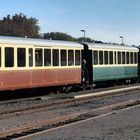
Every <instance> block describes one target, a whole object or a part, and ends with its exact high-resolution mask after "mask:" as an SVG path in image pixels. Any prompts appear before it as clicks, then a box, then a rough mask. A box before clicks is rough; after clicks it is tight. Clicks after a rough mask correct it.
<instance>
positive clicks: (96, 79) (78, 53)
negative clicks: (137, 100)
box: [0, 36, 140, 92]
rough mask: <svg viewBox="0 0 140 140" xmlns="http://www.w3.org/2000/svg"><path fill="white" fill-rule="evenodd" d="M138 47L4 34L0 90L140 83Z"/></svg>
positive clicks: (0, 50)
mask: <svg viewBox="0 0 140 140" xmlns="http://www.w3.org/2000/svg"><path fill="white" fill-rule="evenodd" d="M139 67H140V49H139V48H137V47H134V46H125V45H112V44H98V43H97V44H96V43H86V42H71V41H57V40H46V39H32V38H21V37H5V36H0V91H5V90H17V89H29V88H39V87H46V88H52V89H56V90H57V91H59V90H60V89H61V90H62V91H63V92H67V91H68V89H69V88H73V87H80V88H83V89H84V88H85V87H94V86H96V85H97V84H99V83H103V82H104V83H106V82H107V83H111V84H112V83H113V84H122V83H123V84H129V83H136V82H139V79H140V78H139V77H140V69H139Z"/></svg>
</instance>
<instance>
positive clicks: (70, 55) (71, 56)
mask: <svg viewBox="0 0 140 140" xmlns="http://www.w3.org/2000/svg"><path fill="white" fill-rule="evenodd" d="M68 65H69V66H73V65H74V51H73V50H68Z"/></svg>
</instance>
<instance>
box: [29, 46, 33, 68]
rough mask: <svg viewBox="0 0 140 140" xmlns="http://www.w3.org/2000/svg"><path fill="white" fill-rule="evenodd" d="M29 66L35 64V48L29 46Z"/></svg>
mask: <svg viewBox="0 0 140 140" xmlns="http://www.w3.org/2000/svg"><path fill="white" fill-rule="evenodd" d="M29 66H30V67H32V66H33V49H32V48H29Z"/></svg>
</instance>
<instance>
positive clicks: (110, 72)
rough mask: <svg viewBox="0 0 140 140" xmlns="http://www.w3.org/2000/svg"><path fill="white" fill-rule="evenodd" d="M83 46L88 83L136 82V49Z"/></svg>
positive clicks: (87, 44)
mask: <svg viewBox="0 0 140 140" xmlns="http://www.w3.org/2000/svg"><path fill="white" fill-rule="evenodd" d="M84 46H85V51H84V53H83V57H84V58H85V59H86V61H87V62H88V65H87V69H88V71H89V82H90V83H99V82H106V81H108V82H109V81H110V82H111V83H129V82H136V81H137V78H138V52H139V50H138V49H137V48H136V47H131V46H123V45H111V44H90V43H86V44H84ZM86 54H87V55H86Z"/></svg>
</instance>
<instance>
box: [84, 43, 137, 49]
mask: <svg viewBox="0 0 140 140" xmlns="http://www.w3.org/2000/svg"><path fill="white" fill-rule="evenodd" d="M85 45H87V46H88V47H89V49H103V50H104V49H106V48H107V49H111V50H112V49H115V50H129V51H130V50H131V51H138V48H137V47H133V46H126V45H113V44H99V43H85Z"/></svg>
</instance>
